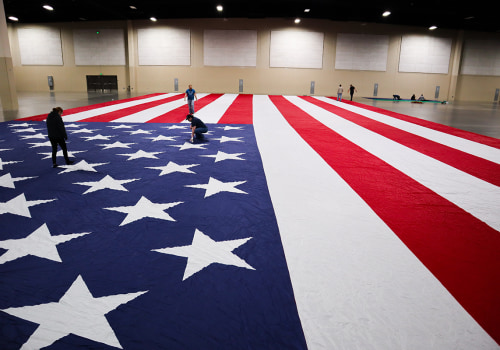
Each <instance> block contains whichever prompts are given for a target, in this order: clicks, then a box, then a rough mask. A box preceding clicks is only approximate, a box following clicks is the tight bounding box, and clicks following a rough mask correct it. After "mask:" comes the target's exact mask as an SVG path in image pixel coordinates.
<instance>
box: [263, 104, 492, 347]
mask: <svg viewBox="0 0 500 350" xmlns="http://www.w3.org/2000/svg"><path fill="white" fill-rule="evenodd" d="M270 99H271V100H272V101H273V103H274V104H275V105H276V107H277V108H278V109H279V110H280V112H281V113H282V114H283V116H284V117H285V118H286V120H287V121H288V123H290V125H291V126H292V127H293V128H294V129H295V130H296V131H297V132H298V133H299V134H300V136H301V137H302V138H303V139H304V140H305V141H306V142H307V143H308V144H309V145H310V146H311V147H312V148H313V149H314V150H315V151H316V152H317V153H318V154H319V155H320V156H321V157H322V158H323V159H324V160H325V161H326V162H327V163H328V164H329V165H330V166H331V167H332V168H333V169H334V170H335V171H336V172H337V173H338V174H339V175H340V176H341V177H342V178H343V179H344V180H345V181H346V182H347V183H348V184H349V186H351V188H353V189H354V190H355V191H356V193H358V195H359V196H360V197H361V198H363V199H364V201H365V202H366V203H367V204H368V205H369V206H370V207H371V208H372V209H373V210H374V211H375V212H376V213H377V215H378V216H379V217H380V218H381V219H382V220H383V221H384V222H385V223H386V224H387V225H388V226H389V227H390V228H391V230H392V231H393V232H394V233H395V234H396V235H397V236H398V237H399V238H400V239H401V240H402V241H403V242H404V243H405V244H406V246H407V247H408V248H409V249H410V250H411V251H412V252H413V253H414V254H415V255H416V256H417V257H418V259H420V261H421V262H422V263H423V264H424V265H425V266H426V267H427V268H428V269H429V270H430V271H431V272H432V273H433V274H434V275H435V276H436V277H437V278H438V279H439V281H440V282H441V283H442V284H443V285H444V286H445V287H446V288H447V289H448V291H450V293H451V294H452V295H453V296H454V297H455V298H456V299H457V300H458V302H459V303H460V304H461V305H462V306H463V307H464V308H465V309H466V310H467V311H468V312H469V313H470V314H471V315H472V317H474V319H475V320H476V321H477V322H478V323H479V324H480V325H481V326H482V327H483V328H484V329H485V330H486V331H487V332H488V333H489V334H490V335H491V336H492V337H493V338H494V339H495V340H496V341H497V342H499V343H500V298H499V296H500V259H499V252H500V234H499V232H498V231H496V230H494V229H492V228H491V227H490V226H488V225H486V224H485V223H484V222H482V221H480V220H478V219H477V218H475V217H474V216H472V215H471V214H469V213H467V212H465V211H464V210H462V209H461V208H459V207H457V206H456V205H454V204H453V203H451V202H449V201H448V200H446V199H444V198H442V197H441V196H439V195H437V194H436V193H434V192H433V191H431V190H430V189H428V188H426V187H424V186H423V185H421V184H420V183H418V182H416V181H414V180H413V179H411V178H410V177H408V176H407V175H405V174H404V173H402V172H400V171H399V170H397V169H395V168H393V167H392V166H390V165H389V164H387V163H385V162H384V161H382V160H381V159H379V158H377V157H375V156H373V155H371V154H370V153H368V152H367V151H365V150H364V149H362V148H361V147H359V146H357V145H356V144H354V143H352V142H350V141H349V140H347V139H345V138H344V137H342V136H340V135H339V134H337V133H336V132H334V131H332V130H330V129H327V128H325V126H324V125H323V124H321V123H320V122H318V121H317V120H316V119H314V118H312V117H311V116H310V115H308V114H307V113H305V112H304V111H302V110H301V109H299V108H298V107H297V106H295V105H293V104H292V103H290V102H289V101H287V100H286V99H285V98H283V97H281V96H270ZM318 130H321V136H319V135H318ZM397 263H398V262H397V261H394V264H397Z"/></svg>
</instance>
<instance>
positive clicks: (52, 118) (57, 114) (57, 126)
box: [47, 107, 73, 168]
mask: <svg viewBox="0 0 500 350" xmlns="http://www.w3.org/2000/svg"><path fill="white" fill-rule="evenodd" d="M62 114H63V109H62V108H61V107H55V108H53V109H52V112H50V113H49V115H48V116H47V133H48V136H49V140H50V144H51V145H52V167H54V168H56V167H57V162H56V154H57V145H59V146H61V149H62V151H63V155H64V160H65V161H66V164H73V161H71V160H69V157H68V148H67V147H66V140H67V139H68V135H67V134H66V128H65V127H64V123H63V120H62V118H61V116H62Z"/></svg>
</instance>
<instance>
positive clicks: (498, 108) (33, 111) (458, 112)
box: [0, 92, 500, 138]
mask: <svg viewBox="0 0 500 350" xmlns="http://www.w3.org/2000/svg"><path fill="white" fill-rule="evenodd" d="M139 95H140V94H139ZM134 96H137V94H130V93H86V92H47V93H45V92H19V93H18V103H19V110H18V111H3V110H0V121H9V120H14V119H18V118H23V117H29V116H33V115H38V114H42V113H48V112H49V111H50V110H51V109H52V108H53V107H55V106H60V107H62V108H63V109H67V108H74V107H81V106H85V105H92V104H96V103H101V102H107V101H111V100H117V99H122V98H127V97H134ZM354 101H356V102H360V103H364V104H368V105H373V106H376V107H380V108H384V109H387V110H390V111H393V112H398V113H402V114H406V115H410V116H414V117H419V118H424V119H426V120H430V121H433V122H436V123H440V124H444V125H448V126H452V127H455V128H458V129H462V130H466V131H471V132H474V133H477V134H481V135H485V136H490V137H495V138H500V104H499V103H495V102H491V103H488V102H477V103H472V102H453V103H448V104H436V103H423V104H412V103H409V102H405V101H400V102H397V101H380V100H372V99H366V98H363V97H357V98H356V97H355V99H354Z"/></svg>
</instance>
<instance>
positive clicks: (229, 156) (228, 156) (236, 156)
mask: <svg viewBox="0 0 500 350" xmlns="http://www.w3.org/2000/svg"><path fill="white" fill-rule="evenodd" d="M242 154H245V153H224V152H222V151H217V154H210V155H200V157H212V158H215V162H214V163H217V162H221V161H223V160H228V159H234V160H245V159H243V158H240V156H241V155H242Z"/></svg>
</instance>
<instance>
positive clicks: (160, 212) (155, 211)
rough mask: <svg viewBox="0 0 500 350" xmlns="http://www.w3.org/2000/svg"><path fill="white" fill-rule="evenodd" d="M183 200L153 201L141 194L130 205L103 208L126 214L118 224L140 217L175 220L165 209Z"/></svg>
mask: <svg viewBox="0 0 500 350" xmlns="http://www.w3.org/2000/svg"><path fill="white" fill-rule="evenodd" d="M181 203H184V202H173V203H153V202H151V201H150V200H149V199H147V198H146V197H144V196H142V197H141V199H139V201H138V202H137V203H136V204H135V205H132V206H128V207H113V208H104V209H106V210H114V211H118V212H120V213H125V214H127V216H126V217H125V219H124V220H123V221H122V223H121V224H120V226H123V225H126V224H130V223H131V222H134V221H137V220H140V219H142V218H146V217H148V218H155V219H161V220H168V221H175V220H174V219H173V218H172V217H171V216H170V215H168V214H167V213H166V212H165V210H167V209H169V208H172V207H175V206H176V205H178V204H181Z"/></svg>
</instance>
